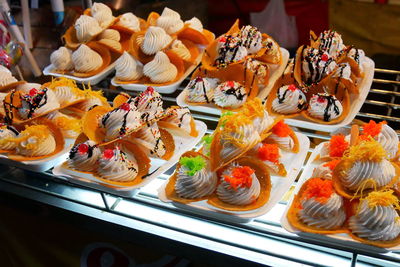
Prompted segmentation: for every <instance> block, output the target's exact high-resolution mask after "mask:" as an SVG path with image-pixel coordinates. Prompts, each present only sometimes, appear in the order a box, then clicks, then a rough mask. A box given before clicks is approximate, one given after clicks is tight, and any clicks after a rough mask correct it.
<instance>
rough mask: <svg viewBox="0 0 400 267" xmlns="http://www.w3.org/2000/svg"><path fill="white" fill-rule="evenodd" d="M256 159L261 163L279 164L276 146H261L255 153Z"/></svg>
mask: <svg viewBox="0 0 400 267" xmlns="http://www.w3.org/2000/svg"><path fill="white" fill-rule="evenodd" d="M257 155H258V157H259V158H260V159H261V160H262V161H266V160H268V161H271V162H273V163H276V164H278V163H279V148H278V145H277V144H263V145H262V146H261V147H260V148H259V149H258V153H257Z"/></svg>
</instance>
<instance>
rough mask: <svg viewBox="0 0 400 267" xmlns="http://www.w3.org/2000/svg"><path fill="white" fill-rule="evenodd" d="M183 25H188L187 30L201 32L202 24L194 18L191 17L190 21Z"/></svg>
mask: <svg viewBox="0 0 400 267" xmlns="http://www.w3.org/2000/svg"><path fill="white" fill-rule="evenodd" d="M185 24H188V25H189V28H192V29H194V30H196V31H198V32H203V24H202V23H201V21H200V20H199V19H198V18H196V17H193V18H191V19H190V20H187V21H185Z"/></svg>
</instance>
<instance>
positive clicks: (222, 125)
mask: <svg viewBox="0 0 400 267" xmlns="http://www.w3.org/2000/svg"><path fill="white" fill-rule="evenodd" d="M260 141H261V138H260V135H259V134H258V132H257V130H256V128H255V127H254V124H253V122H252V120H251V118H249V117H247V116H245V115H244V114H242V113H240V112H238V113H236V114H224V116H221V118H220V121H219V126H218V127H217V129H216V130H215V132H214V137H213V140H212V143H211V147H210V158H211V168H212V169H213V170H215V169H217V168H221V167H223V166H225V165H227V164H229V163H231V162H232V161H234V160H235V159H237V158H239V157H240V156H242V155H243V154H245V153H246V152H247V151H249V150H250V149H251V148H253V147H254V146H255V145H256V144H257V143H258V142H260Z"/></svg>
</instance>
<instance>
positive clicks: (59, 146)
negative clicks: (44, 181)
mask: <svg viewBox="0 0 400 267" xmlns="http://www.w3.org/2000/svg"><path fill="white" fill-rule="evenodd" d="M27 125H46V126H47V128H48V129H49V130H50V132H51V134H52V135H53V137H54V139H55V141H56V148H55V149H54V151H53V152H52V153H50V154H48V155H44V156H38V157H27V156H22V155H17V154H8V155H7V157H8V158H9V159H11V160H15V161H31V160H40V159H45V158H48V157H51V156H53V155H56V154H57V153H59V152H60V151H62V150H63V149H64V146H65V141H64V136H63V134H62V132H61V130H60V129H59V128H58V127H57V126H56V125H55V124H54V123H53V122H51V121H50V120H48V119H45V118H40V119H37V120H35V121H32V122H31V123H29V124H27ZM13 153H15V152H13Z"/></svg>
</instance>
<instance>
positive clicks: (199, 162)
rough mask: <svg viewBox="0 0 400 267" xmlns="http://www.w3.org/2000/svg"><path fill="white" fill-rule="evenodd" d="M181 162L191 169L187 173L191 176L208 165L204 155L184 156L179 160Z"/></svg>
mask: <svg viewBox="0 0 400 267" xmlns="http://www.w3.org/2000/svg"><path fill="white" fill-rule="evenodd" d="M179 163H180V164H181V165H182V166H185V167H186V168H188V169H189V170H188V171H187V172H186V174H187V175H189V176H193V175H195V174H196V173H197V172H198V171H200V170H202V169H204V167H205V166H206V160H205V159H204V158H203V157H202V156H197V157H194V158H190V157H182V158H181V159H180V160H179Z"/></svg>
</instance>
